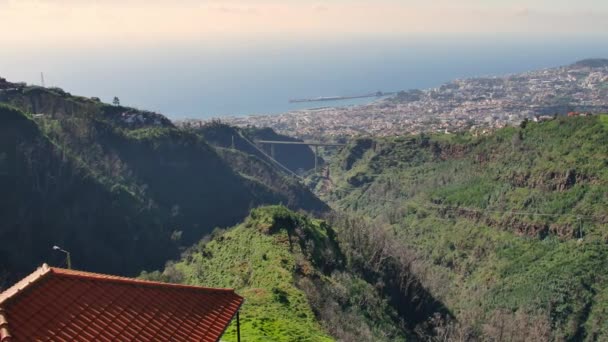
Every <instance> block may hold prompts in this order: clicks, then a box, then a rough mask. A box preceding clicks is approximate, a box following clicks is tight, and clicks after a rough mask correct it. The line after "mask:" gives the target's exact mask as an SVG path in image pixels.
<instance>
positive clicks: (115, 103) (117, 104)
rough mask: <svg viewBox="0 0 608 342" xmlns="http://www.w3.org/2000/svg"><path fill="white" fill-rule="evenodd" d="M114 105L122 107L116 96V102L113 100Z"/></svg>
mask: <svg viewBox="0 0 608 342" xmlns="http://www.w3.org/2000/svg"><path fill="white" fill-rule="evenodd" d="M112 103H113V104H114V105H115V106H120V99H119V98H118V97H116V96H114V100H112Z"/></svg>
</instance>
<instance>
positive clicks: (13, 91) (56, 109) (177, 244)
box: [0, 82, 328, 275]
mask: <svg viewBox="0 0 608 342" xmlns="http://www.w3.org/2000/svg"><path fill="white" fill-rule="evenodd" d="M0 101H4V102H6V103H11V104H12V105H15V106H18V107H19V109H18V110H13V109H9V108H8V107H2V108H3V111H2V112H1V113H0V120H3V122H4V121H5V122H6V124H3V127H2V129H3V131H5V132H6V134H5V135H4V136H3V139H9V140H7V143H6V144H3V146H2V147H1V148H6V151H5V152H4V154H2V155H0V157H1V158H0V163H2V164H1V165H0V167H2V168H3V169H5V170H21V169H19V168H22V167H24V166H21V164H23V163H26V166H27V167H29V168H31V169H32V170H33V171H31V170H27V171H30V172H31V173H32V172H37V174H36V177H37V178H36V177H33V176H32V175H31V174H29V176H26V173H23V172H22V171H14V173H13V174H11V175H12V176H11V177H12V178H9V177H8V176H6V175H5V176H4V179H5V181H6V184H8V185H10V187H9V188H7V189H8V190H9V191H3V193H4V198H5V200H6V201H11V200H12V199H15V201H13V203H11V205H10V206H7V207H3V208H2V209H5V208H6V210H7V211H6V217H5V219H4V220H3V223H2V224H3V225H6V227H5V228H4V230H5V231H11V232H18V233H19V234H23V236H22V237H21V240H19V241H20V242H19V243H16V244H15V245H10V246H7V247H5V248H7V249H8V250H9V251H7V252H6V253H7V255H8V256H7V259H6V260H12V261H10V262H9V263H8V264H7V265H6V266H5V267H3V268H2V270H3V271H4V272H5V273H7V274H9V275H13V274H15V273H16V274H23V273H26V272H29V271H31V270H32V269H34V268H35V267H36V266H38V265H40V264H41V263H42V262H46V261H53V260H54V259H53V258H54V257H55V254H53V252H52V251H51V250H50V247H52V245H54V244H62V246H63V247H64V248H66V249H68V250H70V251H71V252H72V253H73V258H74V261H75V262H74V263H75V265H81V267H86V269H88V270H91V271H100V272H110V273H118V274H134V273H138V272H139V271H141V270H142V269H144V268H148V269H149V268H158V267H159V266H161V265H162V264H163V262H164V261H166V260H167V259H169V258H171V257H175V255H176V251H177V248H185V247H188V246H190V245H192V244H193V243H195V242H196V241H198V240H200V239H201V238H202V237H204V236H205V235H206V234H209V233H210V232H211V231H212V230H213V229H214V228H215V227H227V226H232V225H234V224H236V223H238V222H240V221H242V219H243V218H244V217H246V216H247V214H248V213H249V210H250V209H251V208H253V207H256V206H259V205H263V204H280V203H283V204H285V205H288V206H290V207H291V208H293V209H302V210H308V211H311V212H317V213H322V212H324V211H326V210H327V209H328V208H327V206H326V205H325V204H324V203H323V202H322V201H320V200H319V199H318V198H316V197H315V195H313V194H312V193H311V192H310V191H309V190H307V189H305V188H304V187H303V186H302V185H300V184H299V183H298V182H296V181H294V180H291V179H289V178H288V177H287V176H283V175H280V173H279V172H278V171H276V170H273V169H272V168H271V167H269V166H267V165H262V163H259V165H258V166H252V165H248V164H251V163H258V161H257V160H253V159H252V160H248V159H247V158H248V157H247V156H240V157H238V158H236V157H231V158H223V155H226V154H227V153H223V154H222V155H220V153H218V151H217V150H216V149H215V148H214V147H212V146H210V145H209V144H208V143H207V142H206V141H205V140H204V139H203V137H202V136H201V135H199V134H197V133H195V132H192V131H186V130H181V129H178V128H176V127H175V126H174V125H173V124H172V123H171V122H170V121H169V120H167V119H166V118H165V117H163V116H162V115H160V114H156V113H151V112H146V111H139V110H136V109H132V108H127V107H121V106H109V105H106V104H103V103H101V102H99V101H98V100H95V99H88V98H83V97H77V96H72V95H70V94H68V93H65V92H63V91H61V90H60V89H47V88H40V87H27V86H25V85H21V84H10V83H8V82H4V83H3V82H0ZM19 110H21V111H22V112H19ZM23 112H25V113H28V114H27V115H26V114H23ZM15 116H17V117H19V118H27V125H25V124H22V123H21V121H19V123H17V121H15V120H14V119H13V117H15ZM24 120H25V119H24ZM41 141H42V142H41ZM39 144H42V145H43V147H39V146H38V145H39ZM14 151H17V152H18V154H19V153H20V154H19V155H18V156H17V157H11V158H8V157H7V156H8V155H11V156H12V154H14ZM49 151H50V152H49ZM47 152H48V153H47ZM51 152H52V153H51ZM7 158H8V159H7ZM228 161H230V162H234V163H235V166H233V165H230V164H229V163H228ZM239 165H240V166H239ZM237 167H238V168H239V169H238V170H237V169H236V168H237ZM53 168H57V170H55V169H53ZM76 168H78V172H80V170H84V171H82V172H85V173H86V174H84V175H81V173H82V172H81V173H78V176H79V177H83V178H86V179H88V180H90V181H91V182H94V183H95V184H96V188H94V189H92V188H90V187H83V188H79V186H80V185H79V184H72V183H69V184H67V185H64V183H65V182H69V181H71V179H68V180H65V182H64V181H63V177H64V174H68V175H70V176H71V175H72V173H76V172H77V170H75V169H76ZM54 172H56V173H57V174H55V173H54ZM5 173H6V171H5ZM15 177H18V178H19V177H20V179H21V181H17V180H16V179H15ZM56 183H57V184H56ZM40 184H43V185H44V186H47V187H51V185H47V184H52V185H53V186H55V188H52V190H57V191H64V188H69V187H73V188H70V189H72V190H71V193H70V196H71V197H70V198H69V199H63V198H56V197H53V196H52V195H53V194H52V193H47V192H46V191H47V189H46V188H45V189H43V190H44V191H42V193H41V194H38V195H37V196H38V197H31V196H30V197H27V196H25V194H27V193H29V192H30V191H32V188H33V189H36V190H38V188H39V187H40V186H41V185H40ZM99 193H108V194H121V196H123V197H121V198H120V200H121V201H124V202H125V203H120V204H118V203H115V201H116V200H111V199H108V198H105V197H103V196H99ZM22 196H24V200H23V201H25V202H23V203H22V202H19V201H17V200H16V199H19V198H21V197H22ZM47 196H48V197H47ZM88 197H91V198H98V201H99V202H103V203H99V204H98V205H97V207H98V209H99V211H98V212H90V211H92V210H93V209H94V208H95V207H94V206H92V207H90V208H88V207H87V208H80V206H79V204H80V203H83V204H85V205H86V204H87V203H88V202H87V200H85V198H88ZM28 198H29V199H30V200H29V202H27V201H28ZM34 198H37V199H36V200H34ZM67 201H72V202H73V203H74V208H70V206H69V205H67V204H66V203H67ZM72 202H70V203H72ZM62 203H63V204H65V206H64V207H65V208H64V207H62V208H61V210H52V211H49V210H50V209H49V208H51V207H53V206H60V205H62ZM111 205H120V206H121V208H120V209H110V207H109V206H111ZM26 208H27V210H33V211H32V212H28V211H25V210H26ZM102 209H103V210H105V211H102ZM81 210H82V211H84V212H85V213H83V214H80V211H81ZM129 210H131V211H133V212H134V213H133V214H131V213H129V214H125V213H124V211H129ZM47 212H49V213H52V214H53V215H51V216H47V214H46V213H47ZM62 214H63V215H64V216H61V217H57V216H56V215H62ZM25 216H28V218H27V219H24V217H25ZM114 216H116V220H118V219H120V220H119V221H120V222H117V221H115V220H114V219H113V217H114ZM106 218H108V219H107V220H106ZM82 221H86V222H91V223H90V224H93V222H94V224H95V225H96V227H97V228H96V229H99V231H100V234H102V233H103V230H104V229H106V230H107V232H106V233H103V234H106V235H108V239H112V241H114V240H116V241H117V242H113V243H110V242H107V243H104V242H103V241H104V240H103V239H98V240H95V239H93V238H92V236H89V235H88V233H85V232H86V230H84V229H83V230H79V231H80V232H81V234H83V235H85V236H86V237H84V238H78V237H76V236H74V234H72V233H70V232H72V231H73V230H77V229H81V227H82V226H83V224H82ZM32 222H46V225H48V226H55V225H56V226H57V227H58V228H57V231H53V232H51V231H50V230H49V231H47V232H44V233H41V231H40V230H42V229H45V228H44V226H42V225H35V224H34V223H32ZM84 225H85V226H86V224H84ZM148 226H149V227H150V228H149V229H150V231H149V232H145V233H142V232H140V230H142V229H144V228H143V227H148ZM62 227H63V228H62ZM115 230H116V231H119V232H121V233H120V234H117V233H113V232H114V231H115ZM131 230H135V231H137V232H138V233H131ZM30 231H31V232H30ZM26 232H30V233H27V234H30V235H27V234H26ZM148 233H149V234H150V236H152V237H154V238H155V239H158V240H159V241H161V242H163V243H165V244H167V246H168V247H162V248H160V249H159V251H158V253H157V255H155V256H154V257H149V256H148V257H147V258H146V257H145V256H143V255H142V256H141V259H142V260H140V261H138V260H139V259H140V256H137V257H133V256H131V253H135V252H136V251H137V250H136V249H133V248H125V250H124V253H123V251H121V252H120V253H118V252H117V251H115V250H114V252H115V253H116V254H115V256H114V257H109V258H101V257H98V258H92V259H95V260H89V259H88V258H87V257H86V255H88V254H87V253H91V255H94V254H93V252H94V251H95V249H92V248H91V246H90V243H93V244H96V241H99V243H98V245H99V246H105V245H108V246H116V245H121V244H126V245H133V244H134V243H141V244H142V245H143V246H144V247H145V248H150V249H154V248H156V247H158V246H157V245H155V244H154V243H149V244H148V243H145V241H144V240H142V239H143V237H142V236H144V235H147V234H148ZM15 234H17V233H15ZM47 234H48V236H47ZM38 236H40V241H39V242H35V241H38V240H37V239H39V237H38ZM68 236H69V237H73V238H68ZM42 237H44V238H42ZM83 239H84V240H83ZM84 241H86V243H85V242H84ZM127 241H131V242H127ZM133 241H135V242H133ZM137 241H139V242H137ZM159 243H160V242H159ZM148 245H149V246H148ZM144 247H142V248H144ZM100 248H101V247H100ZM104 248H108V247H104ZM112 248H113V247H112ZM112 248H109V249H110V250H112ZM34 249H35V251H33V250H34ZM15 251H22V253H15ZM127 252H128V253H127ZM108 253H109V252H108ZM125 253H126V254H125ZM98 255H104V253H101V252H100V253H98ZM127 256H129V257H127ZM115 259H116V260H115ZM15 260H17V261H15ZM117 260H119V261H117ZM131 260H133V262H131Z"/></svg>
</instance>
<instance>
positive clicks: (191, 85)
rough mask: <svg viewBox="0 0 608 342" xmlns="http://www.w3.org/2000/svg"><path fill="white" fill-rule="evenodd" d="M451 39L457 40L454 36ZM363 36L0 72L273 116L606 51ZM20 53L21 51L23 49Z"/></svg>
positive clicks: (225, 113) (131, 98)
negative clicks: (337, 98)
mask: <svg viewBox="0 0 608 342" xmlns="http://www.w3.org/2000/svg"><path fill="white" fill-rule="evenodd" d="M458 37H459V38H458ZM458 37H447V36H446V37H428V36H408V37H364V38H360V39H352V38H351V39H344V40H340V39H337V38H333V39H326V40H323V41H320V42H319V41H314V40H302V41H298V40H295V41H285V40H281V41H280V42H273V41H264V42H240V43H238V42H224V43H222V44H217V43H214V44H210V43H205V44H203V43H200V44H198V43H195V42H189V43H188V42H183V43H180V44H173V45H171V46H164V45H162V44H159V45H146V46H143V47H139V48H135V47H133V48H126V47H124V46H122V48H121V49H120V50H118V49H117V50H116V51H114V50H112V49H108V50H109V51H106V50H100V49H85V50H84V51H82V52H81V54H80V55H79V56H78V57H75V55H73V54H72V53H71V50H70V48H69V47H61V48H57V49H54V50H52V51H50V52H49V54H48V56H47V58H45V59H44V60H40V59H37V58H35V55H34V54H32V53H31V52H32V48H31V47H30V48H27V47H24V48H23V49H22V50H21V51H22V52H23V54H19V53H16V52H14V50H13V52H11V53H9V54H5V55H3V56H2V57H0V77H4V78H7V79H8V80H10V81H14V82H20V81H25V82H27V83H29V84H40V83H41V80H40V73H41V72H42V73H44V77H45V83H46V86H57V87H60V88H62V89H64V90H66V91H68V92H70V93H73V94H75V95H82V96H89V97H93V96H95V97H100V98H101V99H102V100H103V101H105V102H111V101H112V99H113V97H114V96H117V97H119V98H120V100H121V103H122V104H123V105H126V106H132V107H136V108H140V109H145V110H150V111H155V112H159V113H162V114H164V115H166V116H167V117H169V118H170V119H172V120H182V119H210V118H222V117H242V116H250V115H273V114H281V113H285V112H289V111H294V110H302V109H309V108H317V107H336V106H337V107H339V106H349V105H358V104H365V103H370V102H372V101H375V100H376V98H373V97H372V98H361V99H349V100H345V101H323V102H303V103H290V102H289V100H290V99H295V98H316V97H328V96H354V95H361V94H368V93H372V92H376V91H383V92H396V91H400V90H409V89H428V88H434V87H438V86H440V85H442V84H444V83H446V82H449V81H451V80H454V79H462V78H473V77H486V76H503V75H508V74H515V73H521V72H526V71H532V70H537V69H545V68H553V67H559V66H563V65H568V64H571V63H574V62H576V61H578V60H581V59H586V58H602V57H608V47H606V46H603V45H601V44H597V42H598V39H600V38H599V37H578V36H572V37H564V38H550V39H548V38H546V37H545V38H541V37H536V38H535V37H522V36H510V35H502V36H496V37H492V36H476V37H469V36H458ZM28 52H29V53H28Z"/></svg>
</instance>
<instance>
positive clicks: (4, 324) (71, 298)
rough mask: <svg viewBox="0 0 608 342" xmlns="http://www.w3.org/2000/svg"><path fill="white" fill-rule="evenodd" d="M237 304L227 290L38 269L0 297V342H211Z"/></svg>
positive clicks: (53, 269) (56, 269) (238, 302)
mask: <svg viewBox="0 0 608 342" xmlns="http://www.w3.org/2000/svg"><path fill="white" fill-rule="evenodd" d="M242 303H243V298H242V297H241V296H239V295H237V294H236V293H235V292H234V290H230V289H214V288H204V287H196V286H187V285H178V284H167V283H159V282H150V281H144V280H138V279H131V278H124V277H117V276H110V275H104V274H97V273H88V272H80V271H73V270H66V269H61V268H52V267H48V266H46V265H43V266H42V267H41V268H39V269H38V270H36V271H35V272H34V273H32V274H31V275H29V276H28V277H26V278H24V279H23V280H21V281H20V282H19V283H17V284H15V285H14V286H13V287H11V288H10V289H8V290H6V291H5V292H4V293H2V294H0V342H5V341H42V340H45V341H47V340H52V341H116V340H121V341H122V340H133V341H159V340H160V341H217V340H219V338H220V337H221V335H222V334H223V333H224V331H225V329H226V328H227V327H228V324H230V321H231V320H232V318H233V317H234V315H235V314H236V312H237V311H238V310H239V308H240V306H241V304H242Z"/></svg>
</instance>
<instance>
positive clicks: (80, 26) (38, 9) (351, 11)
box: [0, 0, 608, 43]
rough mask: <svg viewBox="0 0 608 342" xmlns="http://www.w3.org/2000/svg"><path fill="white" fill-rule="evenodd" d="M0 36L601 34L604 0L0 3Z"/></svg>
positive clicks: (605, 27) (606, 18) (26, 39)
mask: <svg viewBox="0 0 608 342" xmlns="http://www.w3.org/2000/svg"><path fill="white" fill-rule="evenodd" d="M0 32H1V33H0V42H12V43H37V42H38V43H41V42H46V43H58V42H66V43H76V42H102V43H103V42H105V41H133V40H137V41H154V42H157V41H183V40H186V41H187V40H192V39H213V38H222V39H223V38H225V37H249V36H260V37H264V36H269V35H277V36H310V37H319V36H336V35H338V36H339V35H353V34H354V35H360V34H365V35H375V34H380V35H382V34H385V35H386V34H444V33H451V34H460V33H462V34H464V33H467V34H471V33H472V34H492V33H520V34H521V33H523V34H539V35H542V34H552V35H560V34H583V35H586V34H600V35H604V34H608V1H607V0H577V1H573V0H528V1H523V0H425V1H422V0H402V1H397V0H351V1H349V0H325V1H319V0H317V1H303V0H280V1H279V0H207V1H196V0H181V1H180V0H173V1H170V0H106V1H103V0H0Z"/></svg>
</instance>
